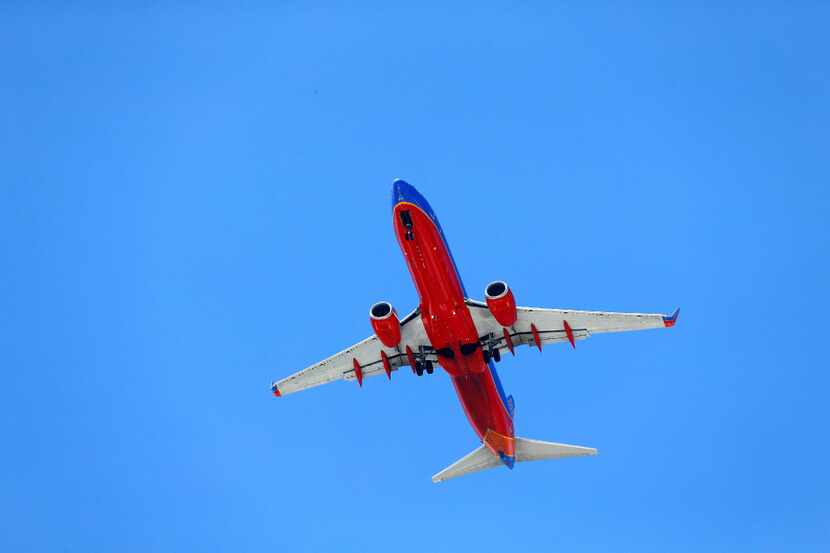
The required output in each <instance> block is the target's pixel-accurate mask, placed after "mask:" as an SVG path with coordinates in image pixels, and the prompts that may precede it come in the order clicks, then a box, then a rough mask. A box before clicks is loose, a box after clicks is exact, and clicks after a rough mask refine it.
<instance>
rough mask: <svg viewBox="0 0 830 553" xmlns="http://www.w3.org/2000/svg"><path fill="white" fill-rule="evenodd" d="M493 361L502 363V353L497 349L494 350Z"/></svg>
mask: <svg viewBox="0 0 830 553" xmlns="http://www.w3.org/2000/svg"><path fill="white" fill-rule="evenodd" d="M493 361H495V362H496V363H498V362H499V361H501V352H500V351H499V350H497V349H494V350H493Z"/></svg>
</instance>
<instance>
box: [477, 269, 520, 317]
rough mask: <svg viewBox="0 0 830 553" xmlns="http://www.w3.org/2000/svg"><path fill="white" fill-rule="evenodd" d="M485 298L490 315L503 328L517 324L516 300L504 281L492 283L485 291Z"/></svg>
mask: <svg viewBox="0 0 830 553" xmlns="http://www.w3.org/2000/svg"><path fill="white" fill-rule="evenodd" d="M484 297H485V298H487V307H489V308H490V313H492V314H493V317H495V318H496V320H497V321H498V322H499V324H500V325H501V326H513V323H515V322H516V317H517V314H516V299H515V298H514V297H513V291H512V290H511V289H510V288H508V287H507V283H506V282H504V281H503V280H497V281H495V282H491V283H490V284H488V285H487V288H485V289H484Z"/></svg>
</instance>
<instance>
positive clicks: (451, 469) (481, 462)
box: [432, 445, 501, 483]
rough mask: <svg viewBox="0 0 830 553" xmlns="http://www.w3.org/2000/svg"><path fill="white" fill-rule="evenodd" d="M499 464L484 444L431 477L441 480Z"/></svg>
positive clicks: (498, 460) (436, 480)
mask: <svg viewBox="0 0 830 553" xmlns="http://www.w3.org/2000/svg"><path fill="white" fill-rule="evenodd" d="M500 464H501V459H499V458H498V457H496V456H495V455H493V453H492V452H491V451H490V450H489V449H487V447H486V446H483V445H482V446H479V447H478V448H477V449H474V450H473V452H472V453H468V454H467V455H465V456H464V457H462V458H461V459H459V460H458V461H456V462H455V463H453V464H451V465H450V466H448V467H447V468H445V469H444V470H442V471H441V472H439V473H438V474H436V475H435V476H433V477H432V481H433V482H436V483H437V482H442V481H444V480H449V479H450V478H456V477H457V476H464V475H465V474H470V473H471V472H478V471H480V470H485V469H491V468H494V467H497V466H499V465H500Z"/></svg>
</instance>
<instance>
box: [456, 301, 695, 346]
mask: <svg viewBox="0 0 830 553" xmlns="http://www.w3.org/2000/svg"><path fill="white" fill-rule="evenodd" d="M467 305H468V306H469V307H470V313H471V314H472V316H473V321H474V322H475V324H476V328H478V330H479V332H481V333H482V334H483V336H482V344H485V345H487V344H490V345H492V347H493V348H496V349H499V350H500V351H506V350H512V348H513V347H514V346H519V345H528V346H536V347H538V348H540V349H541V347H542V345H544V344H550V343H554V342H570V343H571V344H572V345H574V344H575V342H576V341H577V340H584V339H585V338H588V337H589V336H591V335H592V334H599V333H604V332H627V331H632V330H646V329H650V328H668V327H672V326H674V323H675V322H676V321H677V315H678V313H679V312H680V310H679V309H678V310H677V311H675V312H674V313H673V314H672V315H664V314H662V313H617V312H608V311H579V310H575V309H544V308H540V307H517V308H516V322H515V324H513V326H511V327H509V328H503V327H502V326H501V325H500V324H499V323H498V322H497V321H496V320H495V319H494V318H493V315H492V314H491V313H490V310H489V309H488V308H487V304H486V303H483V302H479V301H475V300H470V299H468V300H467Z"/></svg>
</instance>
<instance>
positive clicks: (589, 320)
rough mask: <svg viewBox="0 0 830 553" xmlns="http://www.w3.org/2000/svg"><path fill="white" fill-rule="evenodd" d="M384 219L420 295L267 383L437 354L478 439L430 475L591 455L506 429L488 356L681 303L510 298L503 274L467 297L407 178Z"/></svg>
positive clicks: (297, 385) (395, 365)
mask: <svg viewBox="0 0 830 553" xmlns="http://www.w3.org/2000/svg"><path fill="white" fill-rule="evenodd" d="M392 221H393V225H394V228H395V235H396V237H397V239H398V244H399V245H400V248H401V251H402V252H403V256H404V259H405V260H406V264H407V266H408V267H409V272H410V274H411V276H412V281H413V282H414V284H415V288H416V290H417V292H418V296H419V297H420V305H419V307H417V308H416V309H415V310H413V311H412V312H411V313H409V314H408V315H407V316H405V317H404V318H403V319H399V318H398V315H397V312H396V311H395V309H394V307H393V306H392V304H391V303H390V302H388V301H380V302H378V303H375V304H374V305H372V306H371V308H370V309H369V321H370V324H371V327H372V330H373V334H372V335H371V336H369V337H368V338H366V339H365V340H363V341H361V342H358V343H357V344H355V345H353V346H351V347H349V348H347V349H345V350H343V351H341V352H340V353H337V354H335V355H333V356H331V357H329V358H327V359H324V360H323V361H320V362H319V363H317V364H315V365H311V366H310V367H308V368H305V369H303V370H301V371H299V372H297V373H295V374H292V375H291V376H289V377H287V378H283V379H282V380H279V381H276V382H274V383H273V384H272V385H271V391H272V393H273V394H274V395H275V396H277V397H280V396H284V395H287V394H291V393H294V392H299V391H300V390H305V389H308V388H312V387H315V386H319V385H322V384H326V383H329V382H333V381H335V380H356V381H357V384H358V385H359V386H361V387H362V386H363V380H364V379H365V378H367V377H370V376H377V375H383V374H385V375H386V377H387V378H388V379H390V380H391V379H392V373H393V372H394V371H396V370H398V369H400V368H401V367H403V366H409V367H410V368H411V369H412V372H414V373H415V374H416V375H418V376H422V375H424V374H432V373H433V371H434V370H435V366H436V364H437V365H438V366H440V367H441V368H442V369H443V370H444V371H445V372H446V373H447V374H448V375H449V377H450V379H451V381H452V384H453V386H454V387H455V391H456V394H457V395H458V399H459V401H460V402H461V405H462V407H463V408H464V412H465V414H466V415H467V419H468V420H469V422H470V424H471V425H472V427H473V430H475V432H476V434H477V435H478V438H479V439H480V440H481V445H480V446H479V447H478V448H476V449H474V450H473V451H472V452H471V453H469V454H468V455H466V456H464V457H462V458H461V459H459V460H458V461H456V462H455V463H453V464H451V465H450V466H448V467H447V468H445V469H444V470H442V471H440V472H439V473H437V474H435V475H434V476H433V477H432V481H433V482H441V481H444V480H448V479H450V478H455V477H458V476H462V475H465V474H469V473H472V472H477V471H481V470H485V469H491V468H495V467H498V466H501V465H504V466H506V467H508V468H510V469H513V466H514V464H515V463H517V462H524V461H535V460H541V459H559V458H564V457H576V456H583V455H596V454H597V450H596V449H594V448H590V447H582V446H576V445H570V444H561V443H554V442H543V441H540V440H531V439H527V438H521V437H518V436H516V435H515V434H514V431H513V430H514V429H513V414H514V412H515V402H514V401H513V396H509V395H507V394H505V391H504V388H503V387H502V384H501V380H500V379H499V375H498V373H497V372H496V367H495V364H494V363H497V362H499V361H501V359H502V356H503V355H504V354H505V353H507V352H509V353H511V354H512V355H514V356H515V350H516V348H517V347H519V346H530V347H536V348H538V349H539V351H542V346H544V345H547V344H553V343H557V342H566V341H567V342H569V343H570V344H571V346H572V347H576V341H577V340H584V339H585V338H588V337H589V336H591V335H592V334H600V333H603V332H623V331H631V330H645V329H649V328H669V327H672V326H674V324H675V323H676V322H677V316H678V314H679V312H680V310H679V309H678V310H675V312H674V313H673V314H672V315H663V314H659V313H653V314H648V313H612V312H602V311H576V310H571V309H544V308H538V307H518V306H517V305H516V300H515V297H514V296H513V291H512V290H511V289H510V288H509V287H508V285H507V283H506V282H504V281H503V280H497V281H494V282H491V283H490V284H488V285H487V286H486V288H485V290H484V298H485V301H484V302H481V301H477V300H474V299H471V298H470V295H469V294H468V293H467V290H466V289H465V288H464V283H463V282H462V281H461V277H460V276H459V273H458V267H457V266H456V264H455V260H454V259H453V256H452V253H451V252H450V248H449V246H448V245H447V239H446V237H445V236H444V231H443V230H442V229H441V224H440V223H439V222H438V217H437V216H436V215H435V211H433V209H432V207H431V206H430V204H429V202H427V200H426V198H424V197H423V196H422V195H421V194H420V193H419V192H418V191H417V190H416V189H415V187H414V186H412V185H411V184H409V183H407V182H406V181H404V180H402V179H395V181H394V182H393V184H392Z"/></svg>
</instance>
